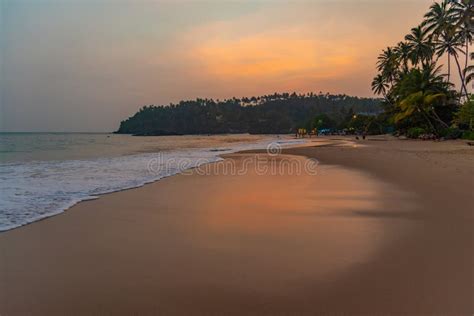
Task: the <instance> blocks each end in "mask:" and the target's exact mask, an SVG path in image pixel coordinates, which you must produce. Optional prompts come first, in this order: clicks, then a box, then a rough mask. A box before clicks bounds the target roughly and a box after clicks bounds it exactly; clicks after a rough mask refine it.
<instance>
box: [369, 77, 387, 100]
mask: <svg viewBox="0 0 474 316" xmlns="http://www.w3.org/2000/svg"><path fill="white" fill-rule="evenodd" d="M388 88H389V84H388V83H387V81H386V78H385V77H384V76H383V75H382V74H378V75H377V76H375V78H374V80H372V91H373V92H374V93H375V94H379V95H380V94H381V95H383V96H384V97H385V96H386V95H387V89H388Z"/></svg>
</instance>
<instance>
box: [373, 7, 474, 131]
mask: <svg viewBox="0 0 474 316" xmlns="http://www.w3.org/2000/svg"><path fill="white" fill-rule="evenodd" d="M424 18H425V19H424V21H422V23H421V24H420V25H419V26H417V27H414V28H412V29H411V32H410V33H409V34H408V35H406V36H405V39H404V41H401V42H400V43H398V44H397V45H396V46H395V47H387V48H386V49H385V50H383V52H382V53H381V54H380V55H379V57H378V62H377V69H378V71H379V73H378V74H377V76H376V77H375V78H374V79H373V81H372V90H373V91H374V93H376V94H378V95H381V96H383V98H384V101H383V108H384V113H382V114H381V115H380V116H385V118H386V120H387V123H389V124H393V126H394V128H395V129H396V130H397V131H398V132H399V133H400V134H406V135H407V136H408V137H412V138H418V137H420V136H422V135H423V134H434V135H436V136H439V137H446V138H457V137H460V136H461V135H468V136H469V135H472V131H473V118H474V105H473V104H474V100H473V99H472V96H471V95H470V94H469V93H468V89H467V84H468V83H469V82H471V81H472V79H473V75H474V68H473V66H469V65H468V62H469V56H470V57H471V58H474V55H473V54H472V53H471V54H469V46H470V45H471V44H472V38H473V27H474V24H473V22H474V1H472V0H457V1H455V0H443V1H441V2H435V3H434V4H433V5H431V7H430V9H429V11H428V12H427V13H426V14H425V17H424ZM443 56H446V57H447V61H448V64H447V73H446V74H441V67H442V65H440V64H439V60H440V58H441V57H443ZM453 59H454V62H455V66H456V68H455V70H454V71H453V69H452V66H451V63H452V60H453ZM454 76H457V77H459V82H460V83H461V84H460V85H459V88H458V90H456V89H455V86H454V84H453V83H452V82H451V81H450V80H451V79H452V78H453V77H454ZM460 129H462V130H464V131H465V132H464V134H463V132H462V131H461V130H460Z"/></svg>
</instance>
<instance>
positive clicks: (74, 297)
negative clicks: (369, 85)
mask: <svg viewBox="0 0 474 316" xmlns="http://www.w3.org/2000/svg"><path fill="white" fill-rule="evenodd" d="M321 144H323V146H319V147H313V146H306V147H301V148H292V149H287V150H284V154H291V155H288V156H287V155H282V156H278V157H269V156H268V155H265V154H255V153H245V154H236V155H231V156H228V157H227V158H226V160H225V162H226V163H229V162H230V163H231V164H232V166H233V167H235V169H236V170H242V168H243V167H244V166H245V167H246V172H245V174H243V175H235V174H231V173H232V172H231V171H229V169H228V168H229V166H228V165H227V169H224V166H226V165H225V164H221V166H222V168H214V167H213V168H211V165H208V166H206V167H203V168H200V169H199V170H194V171H193V172H191V173H190V174H186V175H179V176H174V177H170V178H167V179H164V180H162V181H158V182H156V183H153V184H150V185H146V186H144V187H142V188H138V189H133V190H128V191H123V192H118V193H113V194H108V195H104V196H102V197H100V198H99V199H97V200H94V201H88V202H82V203H79V204H78V205H76V206H74V207H73V208H71V209H70V210H68V211H67V212H65V213H63V214H61V215H59V216H55V217H52V218H50V219H47V220H43V221H40V222H36V223H34V224H31V225H28V226H25V227H22V228H19V229H15V230H12V231H8V232H5V233H1V234H0V251H1V253H0V314H1V315H27V314H34V315H70V314H73V315H74V314H76V315H93V314H100V315H104V314H105V315H117V314H137V315H142V314H182V315H192V314H204V315H213V314H215V315H227V314H239V315H242V314H255V315H262V314H312V315H314V314H329V315H343V314H344V315H355V314H362V315H369V314H370V315H389V314H390V315H395V314H406V315H420V314H428V315H435V314H436V315H441V314H442V315H472V313H473V312H474V309H473V294H474V291H473V283H474V282H473V281H474V279H473V262H472V259H473V257H472V255H473V205H474V204H473V194H472V192H473V185H474V148H469V147H468V146H466V145H465V143H463V142H444V143H434V142H418V141H395V140H389V141H376V140H366V141H360V142H357V143H351V142H348V141H347V140H346V139H341V140H329V139H323V140H321V139H318V140H316V141H313V143H312V144H311V145H321ZM305 157H316V158H317V159H318V160H319V161H320V162H321V163H320V164H319V166H318V168H317V169H316V171H317V174H309V173H307V172H304V170H301V171H302V172H298V170H296V169H291V168H286V169H285V168H283V169H282V170H278V169H276V171H275V170H273V171H272V170H270V169H268V170H266V171H265V170H263V172H262V170H261V169H259V168H257V165H258V166H262V165H263V166H273V165H275V166H282V165H284V163H287V162H289V161H290V162H291V164H293V166H303V167H304V166H305V165H306V164H308V159H307V158H305ZM212 166H217V165H212ZM312 171H314V170H313V169H312ZM262 173H263V174H262Z"/></svg>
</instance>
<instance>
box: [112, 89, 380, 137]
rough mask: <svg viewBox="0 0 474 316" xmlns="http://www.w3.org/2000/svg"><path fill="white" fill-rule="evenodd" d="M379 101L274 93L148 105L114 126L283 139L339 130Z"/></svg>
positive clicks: (138, 131) (371, 112) (129, 130)
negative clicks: (306, 131) (305, 131)
mask: <svg viewBox="0 0 474 316" xmlns="http://www.w3.org/2000/svg"><path fill="white" fill-rule="evenodd" d="M380 102H381V100H380V99H375V98H359V97H352V96H348V95H332V94H327V93H326V94H323V93H318V94H314V93H307V94H296V93H291V94H290V93H281V94H278V93H275V94H272V95H264V96H258V97H250V98H246V97H245V98H240V99H237V98H232V99H226V100H213V99H196V100H190V101H181V102H179V103H177V104H169V105H159V106H154V105H148V106H144V107H142V108H141V109H140V110H139V111H138V112H137V113H136V114H135V115H133V116H132V117H130V118H128V119H127V120H124V121H122V122H121V123H120V128H119V129H118V131H117V133H126V134H135V135H180V134H221V133H252V134H286V133H293V132H294V131H295V130H296V129H297V128H301V127H305V128H307V129H309V130H310V129H312V128H327V129H340V128H344V127H345V126H347V124H348V123H349V122H350V121H351V120H353V117H354V115H355V114H356V113H359V114H360V115H361V116H363V115H366V116H371V117H372V116H376V115H377V114H378V113H380V112H381V107H380Z"/></svg>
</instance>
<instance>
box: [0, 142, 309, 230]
mask: <svg viewBox="0 0 474 316" xmlns="http://www.w3.org/2000/svg"><path fill="white" fill-rule="evenodd" d="M299 142H302V141H300V140H291V139H289V138H284V137H283V138H282V137H279V136H276V135H264V136H261V135H258V136H257V135H245V134H244V135H217V136H215V135H214V136H156V137H136V136H130V135H117V134H93V133H0V231H5V230H9V229H13V228H16V227H19V226H22V225H25V224H28V223H31V222H34V221H37V220H40V219H43V218H46V217H49V216H53V215H55V214H59V213H61V212H64V211H65V210H66V209H68V208H69V207H71V206H73V205H74V204H76V203H78V202H80V201H84V200H88V199H95V198H97V197H98V196H99V195H100V194H104V193H110V192H114V191H120V190H124V189H130V188H135V187H139V186H142V185H144V184H146V183H150V182H153V181H157V180H160V179H162V178H164V177H168V176H171V175H174V174H177V173H180V172H182V171H184V170H185V169H189V168H194V167H197V166H199V165H201V164H204V163H211V162H215V161H218V160H220V159H221V158H220V156H219V155H221V154H227V153H232V152H236V151H240V150H247V149H264V148H266V147H267V146H269V145H270V144H274V143H277V144H278V145H277V146H287V145H292V144H296V143H299ZM152 161H153V162H154V166H153V168H150V162H152ZM170 161H172V162H173V163H169V162H170ZM157 163H158V168H157ZM160 166H161V168H160Z"/></svg>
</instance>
